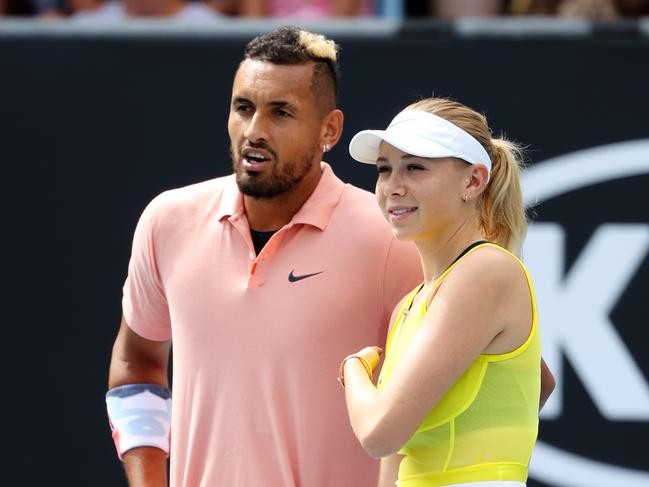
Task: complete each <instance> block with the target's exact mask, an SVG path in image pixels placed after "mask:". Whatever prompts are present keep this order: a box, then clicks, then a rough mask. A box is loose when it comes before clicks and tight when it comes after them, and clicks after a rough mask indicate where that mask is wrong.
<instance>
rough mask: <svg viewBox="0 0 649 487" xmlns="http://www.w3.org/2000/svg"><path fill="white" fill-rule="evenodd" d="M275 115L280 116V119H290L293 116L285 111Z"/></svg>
mask: <svg viewBox="0 0 649 487" xmlns="http://www.w3.org/2000/svg"><path fill="white" fill-rule="evenodd" d="M275 113H277V115H279V116H280V117H290V116H291V114H290V113H288V112H287V111H285V110H277V112H275Z"/></svg>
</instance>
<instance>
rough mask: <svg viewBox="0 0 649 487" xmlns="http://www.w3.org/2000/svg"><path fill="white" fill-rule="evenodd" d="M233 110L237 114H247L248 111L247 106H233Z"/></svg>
mask: <svg viewBox="0 0 649 487" xmlns="http://www.w3.org/2000/svg"><path fill="white" fill-rule="evenodd" d="M234 110H235V111H237V112H247V111H249V110H250V107H249V106H248V105H235V106H234Z"/></svg>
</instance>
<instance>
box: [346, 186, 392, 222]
mask: <svg viewBox="0 0 649 487" xmlns="http://www.w3.org/2000/svg"><path fill="white" fill-rule="evenodd" d="M339 209H340V210H341V211H342V212H344V214H345V218H346V219H347V220H349V221H350V222H352V221H356V224H358V221H359V220H357V219H361V218H362V219H363V222H364V223H363V226H364V227H366V229H367V227H368V226H370V225H372V226H375V227H377V228H378V229H379V230H383V231H388V232H389V228H390V227H389V225H388V223H387V222H386V221H385V219H384V218H383V215H382V214H381V209H380V208H379V205H378V203H377V202H376V197H375V196H374V194H373V193H370V192H369V191H367V190H365V189H362V188H359V187H358V186H354V185H353V184H350V183H347V184H346V185H345V191H344V192H343V194H342V197H341V200H340V206H339Z"/></svg>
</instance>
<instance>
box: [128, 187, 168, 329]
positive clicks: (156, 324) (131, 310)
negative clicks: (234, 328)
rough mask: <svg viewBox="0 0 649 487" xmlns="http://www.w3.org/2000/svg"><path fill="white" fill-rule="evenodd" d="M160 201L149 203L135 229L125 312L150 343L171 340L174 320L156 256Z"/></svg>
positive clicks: (130, 321) (129, 323)
mask: <svg viewBox="0 0 649 487" xmlns="http://www.w3.org/2000/svg"><path fill="white" fill-rule="evenodd" d="M159 202H160V197H159V196H158V197H157V198H155V199H154V200H153V201H152V202H151V203H149V205H148V206H147V207H146V208H145V210H144V212H143V213H142V216H141V217H140V220H139V221H138V224H137V227H136V228H135V234H134V236H133V247H132V250H131V259H130V261H129V265H128V276H127V277H126V281H125V283H124V288H123V295H122V312H123V313H124V319H125V320H126V323H127V324H128V325H129V327H130V328H131V329H132V330H133V331H134V332H135V333H137V334H138V335H140V336H142V337H144V338H147V339H149V340H156V341H165V340H168V339H169V338H171V319H170V317H169V307H168V304H167V298H166V296H165V290H164V284H163V282H162V280H161V278H160V273H159V267H158V260H157V259H158V254H157V253H156V241H157V239H159V235H158V233H159V232H158V226H157V225H156V222H157V221H158V217H159V207H160V205H159Z"/></svg>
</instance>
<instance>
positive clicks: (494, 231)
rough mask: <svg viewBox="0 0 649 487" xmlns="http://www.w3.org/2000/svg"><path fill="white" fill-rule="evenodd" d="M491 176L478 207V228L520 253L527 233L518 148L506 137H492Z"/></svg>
mask: <svg viewBox="0 0 649 487" xmlns="http://www.w3.org/2000/svg"><path fill="white" fill-rule="evenodd" d="M490 145H491V148H490V149H489V148H488V149H487V152H489V156H490V157H491V164H492V166H491V178H490V180H489V184H487V187H486V188H485V190H484V192H483V193H482V198H481V204H479V207H478V210H479V215H480V229H481V230H482V232H483V234H484V236H485V237H486V238H487V240H490V241H492V242H495V243H497V244H499V245H501V246H502V247H504V248H506V249H507V250H509V251H510V252H512V253H513V254H515V255H520V252H521V247H522V245H523V240H524V239H525V234H526V233H527V216H526V214H525V208H524V207H523V194H522V192H521V183H520V172H521V166H522V162H521V160H522V158H521V151H520V148H519V147H518V146H517V145H516V144H514V143H513V142H510V141H508V140H505V139H491V144H490Z"/></svg>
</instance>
